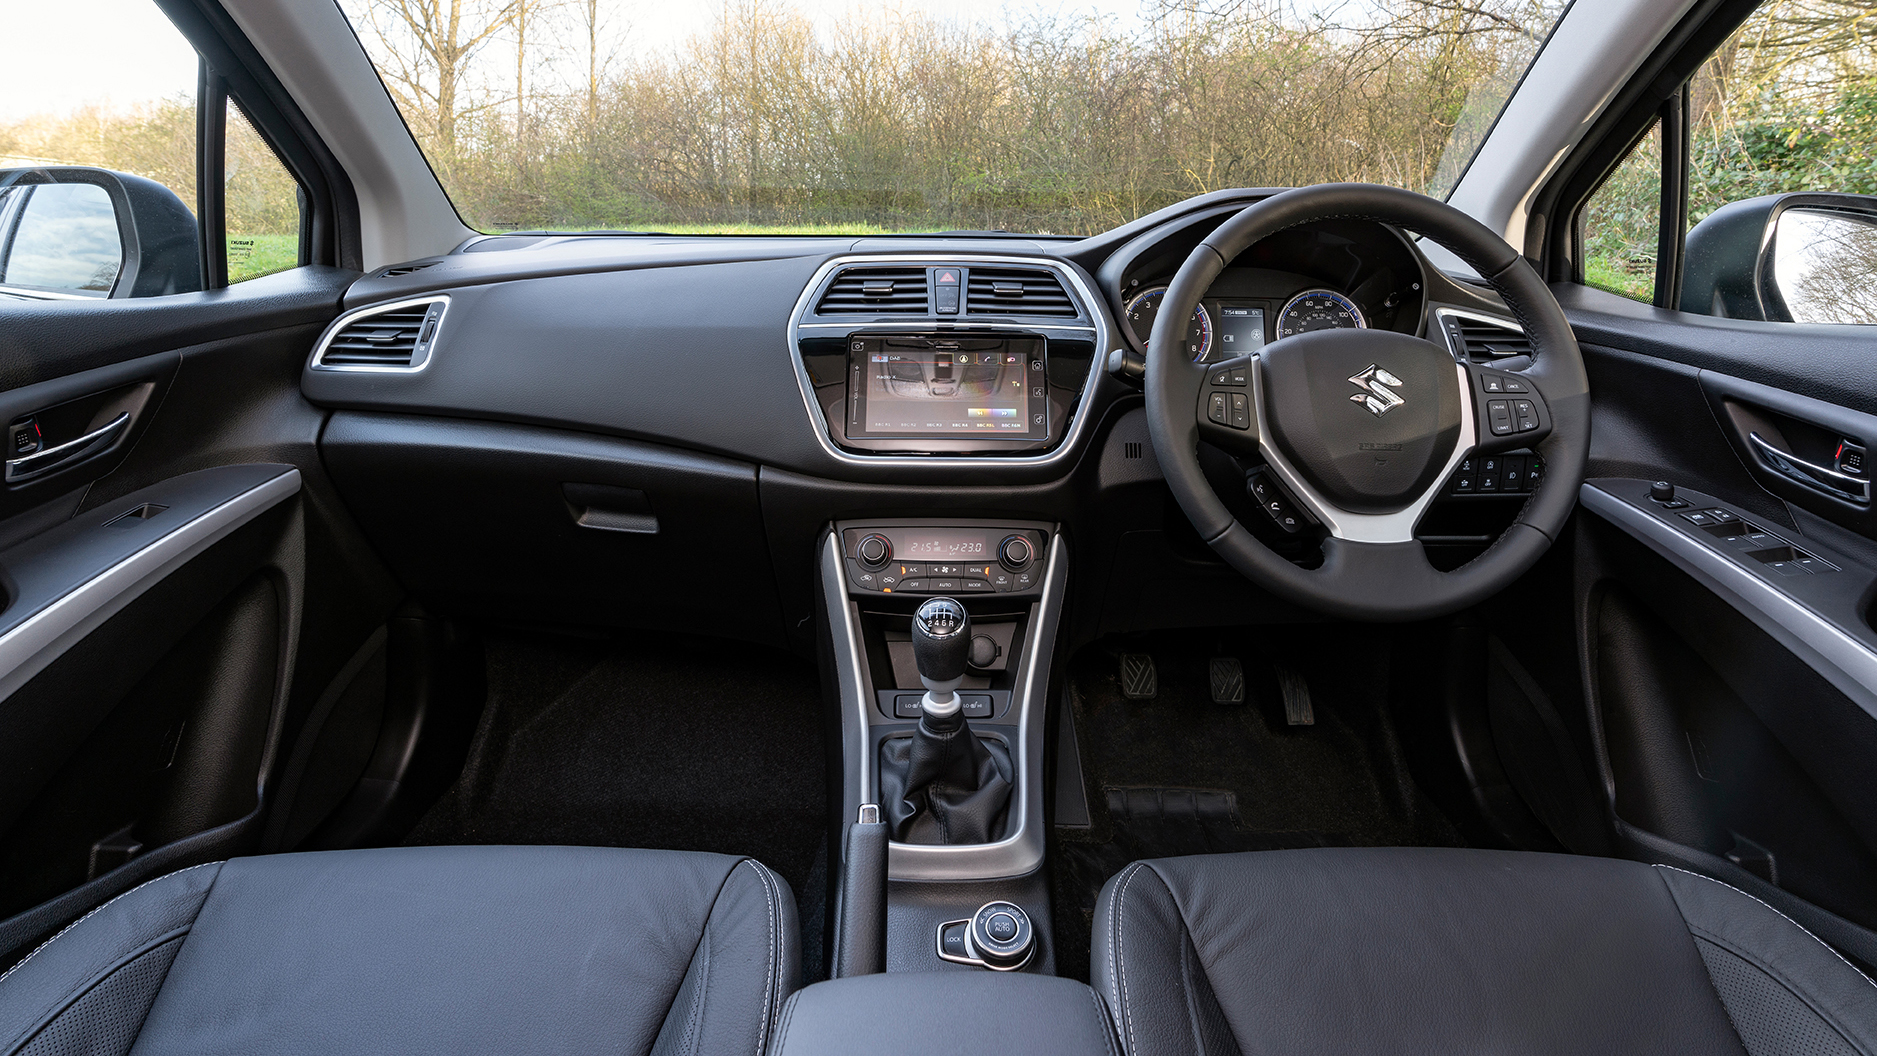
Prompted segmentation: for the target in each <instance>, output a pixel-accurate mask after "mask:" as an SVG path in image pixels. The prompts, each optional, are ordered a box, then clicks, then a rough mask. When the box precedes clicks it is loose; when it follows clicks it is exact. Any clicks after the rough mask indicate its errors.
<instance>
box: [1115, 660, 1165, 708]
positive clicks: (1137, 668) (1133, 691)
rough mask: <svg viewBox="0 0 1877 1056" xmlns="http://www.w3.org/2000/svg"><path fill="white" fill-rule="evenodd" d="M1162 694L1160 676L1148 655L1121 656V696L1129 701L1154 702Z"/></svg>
mask: <svg viewBox="0 0 1877 1056" xmlns="http://www.w3.org/2000/svg"><path fill="white" fill-rule="evenodd" d="M1159 692H1160V674H1159V672H1158V671H1156V670H1155V669H1154V658H1153V657H1152V656H1150V655H1148V654H1146V653H1122V654H1121V695H1122V696H1124V697H1126V698H1127V699H1129V700H1152V699H1154V694H1156V693H1159Z"/></svg>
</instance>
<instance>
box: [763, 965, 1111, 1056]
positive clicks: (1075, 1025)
mask: <svg viewBox="0 0 1877 1056" xmlns="http://www.w3.org/2000/svg"><path fill="white" fill-rule="evenodd" d="M769 1051H770V1052H771V1053H774V1054H775V1056H880V1054H881V1053H893V1054H894V1056H953V1054H955V1053H960V1052H982V1053H995V1052H1021V1053H1028V1054H1031V1056H1111V1054H1113V1053H1115V1052H1117V1051H1119V1050H1118V1049H1117V1047H1116V1045H1115V1039H1114V1028H1113V1027H1112V1026H1111V1025H1110V1023H1109V1019H1108V1016H1107V1013H1106V1012H1105V1010H1104V1008H1103V1006H1102V1003H1101V1000H1100V998H1098V997H1096V996H1095V992H1094V991H1093V990H1090V989H1089V988H1088V987H1087V986H1084V985H1083V984H1081V983H1078V982H1076V981H1074V980H1072V979H1056V978H1053V977H1047V976H1031V975H1022V976H1009V977H1003V976H995V975H992V974H990V973H988V972H984V973H978V974H962V973H949V972H948V973H944V974H937V973H920V972H906V973H901V974H894V975H863V976H857V977H855V978H852V979H834V980H830V981H828V982H823V983H816V984H814V985H813V986H810V987H807V988H805V989H802V990H798V991H796V992H795V994H794V995H793V996H791V997H790V998H789V1000H788V1003H787V1004H785V1005H784V1006H783V1008H782V1015H781V1018H780V1025H779V1026H778V1027H777V1028H776V1042H775V1045H774V1046H773V1047H772V1048H771V1049H770V1050H769Z"/></svg>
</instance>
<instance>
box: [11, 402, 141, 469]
mask: <svg viewBox="0 0 1877 1056" xmlns="http://www.w3.org/2000/svg"><path fill="white" fill-rule="evenodd" d="M129 424H130V412H129V411H125V412H123V413H121V414H119V415H118V416H117V417H115V418H113V419H111V421H110V424H108V425H106V426H105V427H104V428H102V429H96V430H93V431H92V432H89V433H86V434H85V435H84V436H81V437H79V438H78V439H76V440H68V441H66V442H65V443H63V444H60V445H59V446H57V447H48V448H46V449H45V450H44V451H35V452H34V453H32V454H30V455H21V456H20V457H18V458H9V459H7V474H6V482H7V483H8V484H18V483H20V482H22V481H27V480H31V479H33V478H34V477H40V476H44V475H45V474H47V473H50V472H52V471H53V470H55V469H58V468H60V467H61V466H66V465H70V464H72V463H74V462H78V461H81V460H83V459H86V458H89V457H91V456H92V455H95V454H97V453H98V452H100V451H102V450H104V449H105V448H107V447H110V446H111V445H112V444H114V443H116V442H117V438H118V437H119V436H121V435H123V432H124V427H125V426H127V425H129Z"/></svg>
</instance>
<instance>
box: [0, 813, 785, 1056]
mask: <svg viewBox="0 0 1877 1056" xmlns="http://www.w3.org/2000/svg"><path fill="white" fill-rule="evenodd" d="M796 941H797V934H796V923H795V909H794V900H793V898H792V897H791V895H790V892H789V889H788V885H787V884H786V883H784V882H783V881H782V880H781V878H779V877H777V876H776V875H775V874H774V873H771V872H770V871H769V870H768V869H765V868H764V867H763V866H762V865H760V864H758V863H757V862H755V861H752V860H750V859H747V858H734V857H728V856H724V855H715V854H688V853H682V852H675V851H630V850H615V849H607V848H581V847H410V848H393V849H386V850H368V851H328V852H323V853H315V854H287V855H272V856H267V857H261V858H241V859H235V860H232V861H229V862H225V863H216V864H212V865H202V866H197V867H195V868H193V869H184V870H182V871H181V872H176V873H171V874H170V875H168V876H165V877H162V878H160V879H157V880H153V881H151V882H150V883H147V884H145V885H143V886H142V887H139V888H136V889H134V890H132V891H130V892H128V893H126V894H124V895H122V896H120V897H118V898H117V899H114V900H113V901H111V902H108V903H106V904H105V905H104V906H103V907H101V908H99V909H98V910H96V911H95V912H93V913H91V914H90V915H89V916H87V917H85V918H83V919H82V920H80V921H79V922H78V923H76V924H74V925H72V926H71V927H69V928H67V929H66V930H65V931H63V932H61V933H59V934H58V935H57V936H55V937H54V938H53V939H52V940H51V941H49V942H47V943H46V944H44V945H43V946H41V947H39V949H38V950H36V951H34V952H33V954H32V955H31V956H29V957H27V958H26V959H25V960H23V961H21V962H20V963H19V964H17V965H16V966H14V968H13V969H12V970H11V971H9V972H7V973H6V975H5V976H0V1054H6V1056H13V1054H15V1053H20V1054H22V1056H53V1054H77V1053H85V1054H88V1056H105V1054H111V1056H121V1054H124V1053H127V1052H129V1051H130V1050H131V1048H132V1046H133V1045H134V1046H135V1048H136V1051H137V1052H138V1053H140V1054H141V1053H151V1054H157V1053H190V1054H193V1056H210V1054H217V1053H227V1054H231V1056H232V1054H236V1053H239V1054H243V1056H258V1054H271V1053H296V1054H315V1053H317V1054H325V1056H335V1054H351V1053H386V1054H397V1056H417V1054H426V1053H435V1054H438V1056H442V1054H451V1056H461V1054H471V1053H504V1054H506V1053H529V1054H531V1056H538V1054H545V1053H581V1054H591V1053H659V1054H665V1053H670V1054H673V1056H692V1054H696V1056H705V1054H715V1053H725V1054H736V1056H760V1054H761V1053H762V1052H763V1051H764V1047H765V1046H766V1045H767V1044H768V1042H769V1038H770V1033H771V1022H772V1019H773V1014H774V1012H775V1010H776V1009H777V1008H778V1007H780V1003H781V1001H782V1000H783V998H785V997H786V996H787V995H788V993H789V992H790V991H791V990H792V989H794V983H795V981H796V976H797V973H798V970H799V969H798V962H797V948H796Z"/></svg>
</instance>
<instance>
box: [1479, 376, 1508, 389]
mask: <svg viewBox="0 0 1877 1056" xmlns="http://www.w3.org/2000/svg"><path fill="white" fill-rule="evenodd" d="M1480 387H1481V388H1483V389H1485V390H1486V391H1487V392H1504V391H1506V387H1505V382H1504V381H1503V380H1501V379H1500V377H1499V375H1497V374H1487V375H1485V376H1484V377H1482V378H1480Z"/></svg>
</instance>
